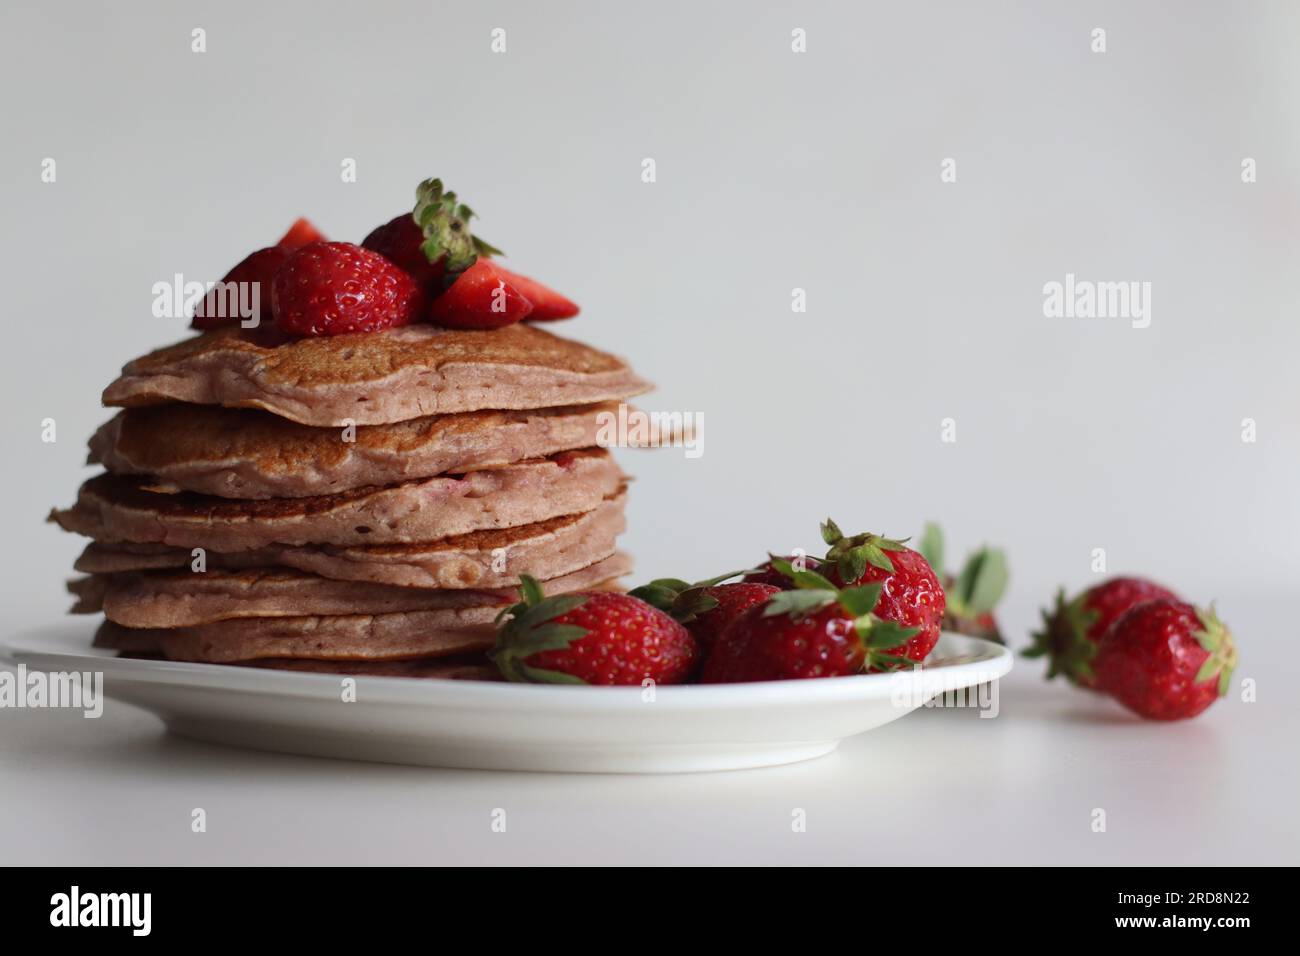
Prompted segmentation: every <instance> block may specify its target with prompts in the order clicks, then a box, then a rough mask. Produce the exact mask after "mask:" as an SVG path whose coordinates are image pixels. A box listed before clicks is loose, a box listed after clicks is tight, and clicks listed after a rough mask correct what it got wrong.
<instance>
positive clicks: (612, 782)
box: [0, 601, 1300, 866]
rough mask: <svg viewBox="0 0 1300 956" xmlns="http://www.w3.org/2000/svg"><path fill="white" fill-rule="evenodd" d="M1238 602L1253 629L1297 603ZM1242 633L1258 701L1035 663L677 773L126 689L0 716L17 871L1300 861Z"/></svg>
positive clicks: (1271, 712)
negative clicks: (155, 700) (413, 762)
mask: <svg viewBox="0 0 1300 956" xmlns="http://www.w3.org/2000/svg"><path fill="white" fill-rule="evenodd" d="M1233 604H1234V615H1233V617H1234V619H1235V620H1234V624H1235V626H1236V629H1237V633H1238V635H1239V636H1240V635H1243V634H1249V633H1258V632H1259V631H1260V629H1262V628H1264V627H1267V626H1269V624H1268V622H1271V621H1280V620H1285V619H1286V618H1284V617H1283V616H1282V615H1283V610H1284V605H1283V602H1281V601H1275V602H1267V601H1254V602H1250V603H1246V602H1241V601H1234V602H1233ZM1243 644H1244V647H1243V653H1244V659H1243V664H1242V667H1241V668H1240V670H1239V676H1241V677H1253V678H1254V679H1255V680H1256V681H1257V693H1258V698H1259V700H1258V702H1256V703H1253V704H1246V703H1241V702H1240V701H1239V699H1238V695H1237V693H1236V692H1234V694H1233V696H1231V697H1229V698H1228V699H1227V700H1223V701H1220V702H1218V703H1216V704H1215V705H1214V706H1213V707H1212V708H1211V709H1210V710H1209V711H1208V712H1207V713H1206V714H1204V715H1202V716H1201V717H1199V718H1197V719H1195V720H1191V721H1184V722H1181V723H1176V724H1154V723H1145V722H1142V721H1138V720H1136V719H1135V718H1130V717H1129V716H1128V715H1127V714H1126V713H1125V712H1124V711H1123V710H1121V709H1120V708H1119V707H1118V705H1115V704H1112V703H1111V702H1109V701H1107V700H1104V699H1100V698H1096V697H1094V696H1093V695H1090V694H1086V693H1084V692H1079V691H1073V690H1070V689H1068V688H1066V687H1065V686H1063V685H1059V684H1047V683H1045V682H1043V681H1042V680H1041V679H1040V676H1039V673H1040V671H1039V667H1038V665H1036V664H1035V663H1034V662H1030V661H1020V662H1018V665H1017V670H1016V671H1014V672H1013V673H1012V674H1011V675H1010V676H1009V677H1008V678H1006V679H1005V680H1004V682H1003V686H1002V692H1001V694H1000V697H999V710H1000V713H999V716H998V717H996V718H994V719H987V718H980V717H979V716H978V715H977V713H976V712H975V711H970V710H966V711H962V710H952V709H949V710H946V711H945V710H922V711H918V712H916V713H914V714H912V715H910V716H908V717H905V718H903V719H902V720H900V721H897V722H895V723H893V724H890V725H888V726H886V727H884V728H882V729H880V730H877V731H874V732H871V733H868V734H865V735H863V736H861V737H858V738H855V739H852V740H850V741H848V742H846V743H845V744H844V745H843V746H842V747H841V748H840V750H839V751H838V752H837V753H835V754H833V755H831V756H829V757H825V758H822V759H820V760H814V761H810V762H807V763H802V764H794V765H791V766H787V767H777V768H771V769H764V770H748V771H739V772H731V773H714V774H698V775H684V776H612V775H611V776H586V775H561V774H515V773H487V772H480V771H456V770H445V771H444V770H430V769H423V768H416V767H400V766H385V765H378V764H363V763H349V762H340V761H330V760H323V759H315V758H306V757H295V756H285V755H278V754H269V753H255V752H245V751H240V750H234V749H229V748H225V747H221V746H215V745H210V744H204V743H196V742H192V741H188V740H183V739H179V738H175V737H171V736H169V735H168V734H166V733H165V732H164V731H163V729H162V725H161V724H160V723H159V722H158V721H157V720H156V719H155V718H154V717H152V716H150V715H148V714H145V713H143V712H141V711H137V710H134V709H132V708H129V707H126V706H122V705H116V706H114V705H113V704H112V702H110V705H109V706H108V707H107V709H106V711H105V714H104V716H103V717H102V718H100V719H99V720H86V719H84V718H82V717H81V716H80V714H79V713H78V712H73V711H17V710H8V711H0V800H2V801H3V807H4V813H2V814H0V846H3V847H4V854H3V856H4V862H6V863H11V864H19V863H27V864H205V865H210V864H278V863H300V864H379V863H393V864H527V863H605V864H609V863H639V864H647V863H648V864H663V863H846V864H847V863H852V864H877V865H878V864H935V863H942V864H948V865H961V866H975V865H990V864H999V863H1049V864H1055V863H1083V864H1208V863H1215V864H1218V863H1222V864H1258V863H1292V864H1294V863H1296V862H1297V860H1298V859H1300V824H1297V821H1296V818H1295V815H1294V812H1295V808H1296V806H1297V804H1298V801H1297V796H1300V768H1298V767H1297V761H1296V751H1297V747H1296V744H1295V741H1296V740H1297V739H1300V707H1298V706H1297V704H1296V693H1295V686H1296V680H1295V678H1296V677H1297V676H1300V675H1298V674H1297V671H1298V670H1300V669H1298V668H1297V666H1296V664H1295V661H1294V658H1293V657H1291V656H1289V655H1288V654H1285V653H1283V648H1284V642H1282V641H1278V640H1268V641H1260V642H1259V647H1258V651H1253V650H1252V647H1251V645H1250V644H1246V643H1244V642H1243ZM195 807H202V808H203V809H204V810H205V811H206V814H207V832H206V833H202V834H195V833H192V832H191V830H190V819H191V812H192V810H193V809H194V808H195ZM496 808H504V809H505V810H506V812H507V828H506V832H504V833H498V832H493V830H492V827H491V821H492V812H493V810H494V809H496ZM1095 808H1101V809H1104V810H1105V811H1106V823H1107V828H1106V832H1104V833H1095V832H1093V830H1092V827H1091V823H1092V819H1093V810H1094V809H1095ZM795 809H802V810H803V811H805V814H806V820H807V828H806V831H805V832H802V833H800V832H794V830H793V828H792V825H791V823H792V819H793V818H792V814H793V812H794V811H795Z"/></svg>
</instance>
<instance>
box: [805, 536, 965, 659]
mask: <svg viewBox="0 0 1300 956" xmlns="http://www.w3.org/2000/svg"><path fill="white" fill-rule="evenodd" d="M822 539H823V540H824V541H825V542H826V543H827V544H828V545H830V550H829V551H827V552H826V558H825V566H826V567H825V569H824V570H826V574H827V577H829V578H830V579H831V580H832V581H834V582H835V583H836V584H837V585H839V586H840V587H855V586H859V587H860V586H862V585H865V584H870V583H873V582H875V583H879V584H881V585H882V586H883V590H882V591H881V594H880V603H879V604H878V605H877V606H876V608H875V614H876V616H877V617H879V618H882V619H883V620H886V621H893V622H894V623H896V624H899V625H901V626H902V627H905V628H907V629H909V630H912V631H913V635H912V636H911V637H910V638H909V640H908V642H907V646H906V647H905V648H902V649H901V650H900V651H899V653H901V654H902V655H903V656H905V657H908V658H910V659H912V660H914V661H923V660H925V658H926V655H928V654H929V653H930V651H931V650H933V649H934V645H935V644H936V643H938V641H939V631H940V629H941V628H942V626H943V614H944V610H945V609H946V607H947V601H946V598H945V597H944V593H943V585H942V584H941V583H940V581H939V576H938V575H937V574H935V573H934V569H933V568H932V567H930V563H929V562H928V561H926V560H925V558H924V557H922V556H921V554H920V553H918V552H916V551H913V550H912V549H911V548H909V547H908V546H907V545H906V544H905V543H904V542H903V541H898V540H895V539H893V538H886V537H884V536H882V535H878V534H870V533H866V534H859V535H854V536H853V537H846V536H845V535H844V534H843V532H841V531H840V529H839V526H838V525H836V524H835V522H834V521H831V520H830V519H829V518H828V519H826V522H825V523H824V524H823V525H822Z"/></svg>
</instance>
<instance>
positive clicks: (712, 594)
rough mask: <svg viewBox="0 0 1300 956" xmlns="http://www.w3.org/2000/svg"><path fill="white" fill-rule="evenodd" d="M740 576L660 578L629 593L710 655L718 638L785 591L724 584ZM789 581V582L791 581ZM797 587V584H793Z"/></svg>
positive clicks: (741, 582)
mask: <svg viewBox="0 0 1300 956" xmlns="http://www.w3.org/2000/svg"><path fill="white" fill-rule="evenodd" d="M739 573H740V572H738V571H733V572H732V573H730V574H724V575H721V576H719V577H716V578H711V579H709V580H707V581H700V582H698V583H696V584H688V583H686V582H685V581H682V580H680V579H678V578H658V579H656V580H654V581H651V582H650V583H649V584H645V585H642V586H641V587H639V588H633V589H632V590H631V591H629V592H628V593H629V594H630V595H632V596H633V597H636V598H640V599H641V600H643V601H645V602H646V603H648V604H651V605H653V606H654V607H657V608H659V609H660V610H661V611H663V612H665V613H666V614H668V615H670V616H671V617H672V618H673V619H674V620H676V621H678V622H679V623H681V624H683V625H685V627H686V629H687V630H688V631H690V632H691V635H692V636H693V637H694V638H695V640H696V641H697V642H698V643H699V645H700V649H701V650H702V651H703V652H704V653H705V654H707V653H708V652H709V649H710V648H711V647H712V646H713V643H714V641H715V640H716V639H717V636H718V635H719V634H721V633H722V631H724V630H725V629H726V627H727V625H729V624H730V623H731V622H732V621H734V620H735V619H736V618H737V617H739V616H740V615H741V614H742V613H743V612H744V611H747V610H749V609H750V608H751V607H753V606H755V605H757V604H762V603H763V602H764V601H766V600H767V599H768V598H770V597H771V596H772V595H773V594H778V593H779V592H780V591H781V590H782V589H781V588H778V587H776V586H775V585H772V584H755V583H747V582H744V581H735V582H732V583H730V584H722V583H720V582H723V581H726V579H727V578H734V577H735V576H736V575H737V574H739ZM787 580H788V579H787ZM790 586H791V587H794V585H793V583H791V584H790Z"/></svg>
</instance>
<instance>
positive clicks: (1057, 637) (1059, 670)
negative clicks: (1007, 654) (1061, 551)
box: [1024, 578, 1178, 688]
mask: <svg viewBox="0 0 1300 956" xmlns="http://www.w3.org/2000/svg"><path fill="white" fill-rule="evenodd" d="M1177 598H1178V595H1176V594H1174V592H1173V591H1170V590H1169V589H1168V588H1166V587H1162V586H1161V585H1159V584H1156V583H1155V582H1154V581H1148V580H1146V579H1145V578H1111V579H1110V580H1108V581H1103V582H1102V583H1101V584H1096V585H1093V586H1092V587H1090V588H1088V589H1087V590H1085V591H1082V592H1080V593H1079V594H1077V595H1075V596H1074V597H1073V598H1071V599H1070V600H1069V601H1067V600H1066V598H1065V589H1064V588H1062V589H1061V590H1059V591H1057V592H1056V604H1055V606H1054V607H1053V608H1052V609H1051V610H1050V611H1049V610H1047V609H1046V608H1044V609H1043V612H1042V614H1043V626H1042V628H1041V629H1040V630H1038V631H1036V632H1035V633H1034V635H1033V638H1034V643H1033V644H1032V645H1031V646H1030V647H1029V649H1028V650H1026V651H1025V652H1024V655H1025V656H1026V657H1046V658H1047V678H1048V680H1051V679H1052V678H1054V677H1056V675H1057V674H1063V675H1064V676H1065V678H1066V680H1068V681H1069V682H1070V683H1072V684H1074V685H1075V686H1077V687H1086V688H1093V687H1094V686H1095V684H1096V679H1095V677H1094V675H1093V658H1094V657H1095V656H1096V654H1097V644H1098V642H1099V641H1100V640H1101V639H1102V636H1103V635H1104V634H1105V633H1106V630H1107V629H1108V628H1109V627H1110V626H1111V625H1112V624H1113V623H1114V622H1115V621H1116V619H1118V618H1119V616H1120V615H1121V614H1123V613H1124V612H1125V611H1127V610H1128V609H1129V608H1131V607H1133V606H1134V605H1135V604H1140V603H1141V602H1143V601H1151V600H1155V599H1173V600H1176V599H1177Z"/></svg>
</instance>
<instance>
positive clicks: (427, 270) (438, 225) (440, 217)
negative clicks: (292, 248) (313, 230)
mask: <svg viewBox="0 0 1300 956" xmlns="http://www.w3.org/2000/svg"><path fill="white" fill-rule="evenodd" d="M473 218H474V210H472V209H470V208H469V206H467V205H465V204H464V203H463V202H461V201H460V200H459V199H457V197H456V194H455V193H454V192H452V191H451V190H449V189H444V188H443V186H442V180H441V179H426V180H425V181H424V182H422V183H420V185H419V186H417V187H416V189H415V209H414V211H413V212H408V213H402V214H401V215H399V216H395V217H394V218H392V219H390V220H389V221H388V222H386V223H384V224H383V225H382V226H377V227H375V228H374V229H373V230H371V232H370V235H368V236H366V238H365V239H364V240H363V241H362V243H361V245H362V248H365V249H370V250H372V251H374V252H377V253H379V254H380V255H381V256H383V257H384V258H386V259H388V260H389V261H390V262H392V263H393V264H394V265H396V266H397V267H398V268H400V269H402V270H403V271H404V272H406V273H407V275H409V276H411V278H413V279H414V280H415V281H416V282H417V283H418V284H419V285H420V287H421V288H422V289H424V291H425V293H426V294H428V296H429V297H430V298H433V297H435V296H437V295H438V294H439V293H440V292H442V290H443V288H444V287H445V286H446V285H449V284H450V283H451V282H452V281H453V280H454V279H455V278H456V277H457V276H459V275H460V274H461V273H462V272H464V271H465V270H466V269H468V268H469V267H470V266H472V265H473V264H474V262H475V260H476V259H477V258H478V257H479V256H490V255H501V254H502V253H501V250H500V249H497V248H496V247H495V246H493V245H492V244H490V243H488V242H485V241H484V240H482V239H480V238H479V237H477V236H475V235H473V233H472V232H471V230H470V220H471V219H473Z"/></svg>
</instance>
